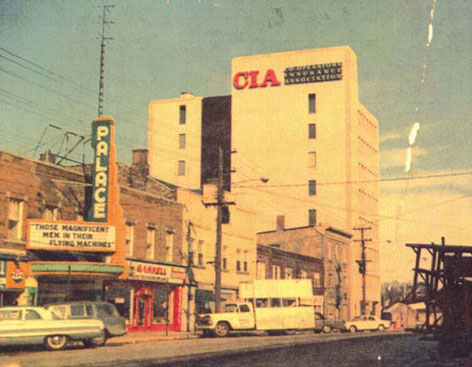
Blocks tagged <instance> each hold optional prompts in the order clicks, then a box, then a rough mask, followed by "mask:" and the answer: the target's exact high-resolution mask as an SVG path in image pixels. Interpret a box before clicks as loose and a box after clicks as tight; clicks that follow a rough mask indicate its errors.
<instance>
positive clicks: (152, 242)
mask: <svg viewBox="0 0 472 367" xmlns="http://www.w3.org/2000/svg"><path fill="white" fill-rule="evenodd" d="M155 246H156V228H154V227H150V226H148V227H147V228H146V259H154V252H155Z"/></svg>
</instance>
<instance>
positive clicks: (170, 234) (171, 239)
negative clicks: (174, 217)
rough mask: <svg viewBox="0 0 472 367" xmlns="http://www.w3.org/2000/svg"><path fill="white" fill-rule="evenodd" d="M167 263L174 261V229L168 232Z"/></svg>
mask: <svg viewBox="0 0 472 367" xmlns="http://www.w3.org/2000/svg"><path fill="white" fill-rule="evenodd" d="M165 243H166V261H167V262H173V261H174V232H173V231H172V229H167V230H166V242H165Z"/></svg>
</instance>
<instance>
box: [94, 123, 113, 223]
mask: <svg viewBox="0 0 472 367" xmlns="http://www.w3.org/2000/svg"><path fill="white" fill-rule="evenodd" d="M111 124H112V122H111V121H100V120H97V121H94V122H93V125H92V146H93V148H94V152H95V156H94V163H93V186H92V205H91V207H90V212H89V218H88V219H89V220H90V221H93V222H106V221H107V220H108V186H109V174H110V140H111V139H110V135H111Z"/></svg>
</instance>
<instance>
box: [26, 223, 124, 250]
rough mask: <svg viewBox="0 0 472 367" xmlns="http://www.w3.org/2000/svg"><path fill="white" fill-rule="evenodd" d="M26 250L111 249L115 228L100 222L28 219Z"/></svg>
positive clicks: (113, 243)
mask: <svg viewBox="0 0 472 367" xmlns="http://www.w3.org/2000/svg"><path fill="white" fill-rule="evenodd" d="M26 246H27V248H28V249H30V250H61V251H94V252H114V251H115V247H116V246H115V227H114V226H110V225H105V224H103V223H91V222H84V223H83V222H66V221H54V222H48V221H37V220H29V221H28V238H27V243H26Z"/></svg>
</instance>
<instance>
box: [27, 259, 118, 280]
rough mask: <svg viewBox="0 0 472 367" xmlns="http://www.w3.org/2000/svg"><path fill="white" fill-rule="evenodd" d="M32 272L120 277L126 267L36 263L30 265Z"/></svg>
mask: <svg viewBox="0 0 472 367" xmlns="http://www.w3.org/2000/svg"><path fill="white" fill-rule="evenodd" d="M30 269H31V272H32V273H33V274H35V275H38V274H68V273H70V274H86V275H95V276H96V275H107V276H118V275H120V274H122V273H123V271H124V269H125V268H124V266H121V265H110V264H105V263H71V262H48V261H36V262H31V263H30Z"/></svg>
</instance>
